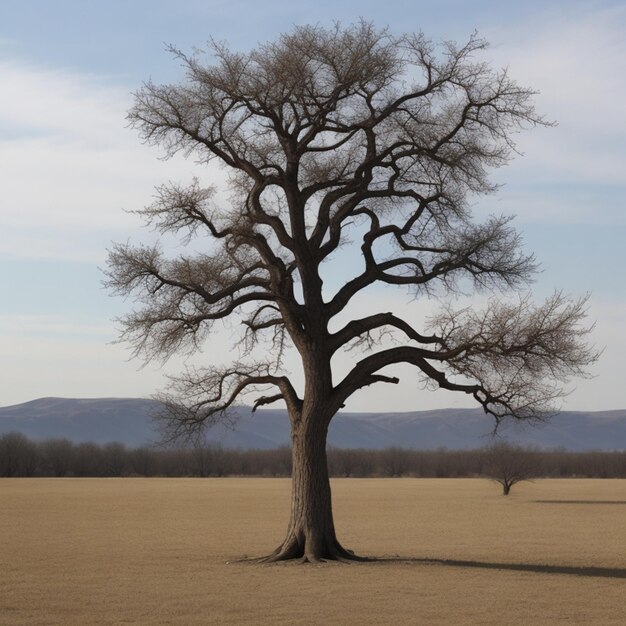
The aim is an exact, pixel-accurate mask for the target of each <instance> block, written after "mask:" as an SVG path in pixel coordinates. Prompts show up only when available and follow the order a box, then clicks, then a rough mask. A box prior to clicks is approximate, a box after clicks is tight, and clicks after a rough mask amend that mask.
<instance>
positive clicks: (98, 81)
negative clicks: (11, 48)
mask: <svg viewBox="0 0 626 626" xmlns="http://www.w3.org/2000/svg"><path fill="white" fill-rule="evenodd" d="M0 84H2V85H3V91H4V93H8V94H11V97H10V98H3V99H2V100H0V136H1V137H2V139H0V171H2V178H3V184H2V187H3V189H2V192H3V193H2V199H1V200H0V233H1V234H0V254H4V255H8V256H11V257H18V258H19V257H31V258H32V257H35V258H41V257H42V256H44V255H49V256H50V257H53V258H70V259H74V258H81V259H85V258H90V259H92V260H97V261H100V259H101V258H102V255H103V251H104V248H105V247H106V246H107V245H108V243H109V240H110V239H111V234H114V233H115V232H117V233H119V234H120V235H121V237H122V238H126V237H127V236H128V235H129V234H130V233H132V232H134V231H136V230H137V227H138V219H137V218H136V217H131V216H129V215H127V214H126V213H124V211H123V209H136V208H140V207H142V206H145V205H146V204H149V202H150V201H151V197H152V191H153V188H154V186H155V185H157V184H159V183H162V182H164V181H167V180H189V179H190V178H191V176H193V175H198V176H201V177H202V176H204V177H205V178H204V179H205V180H207V179H208V178H210V179H215V178H218V179H220V180H221V179H223V178H224V176H223V174H222V173H221V172H220V171H218V170H217V169H216V168H214V167H212V168H210V169H208V170H207V168H206V166H205V167H203V168H200V167H199V166H196V165H195V164H194V163H193V162H191V161H186V160H184V159H182V158H174V159H171V160H169V161H166V162H163V161H161V160H158V158H157V157H159V153H158V151H157V150H155V149H152V148H148V147H146V146H143V145H142V144H141V143H140V141H139V139H138V137H137V135H136V133H135V132H134V131H131V130H129V129H128V128H126V122H125V114H126V110H127V109H128V107H129V106H130V103H131V96H130V90H129V89H126V88H125V87H122V86H119V85H118V86H116V85H110V84H107V81H106V77H96V76H93V75H88V74H77V73H71V72H67V71H62V70H53V69H46V68H41V67H36V66H33V65H26V64H20V63H17V62H4V63H0ZM103 231H106V233H105V236H102V235H103ZM33 233H34V241H33V239H32V236H33ZM43 233H46V234H45V235H44V234H43ZM114 238H115V237H114ZM86 240H88V241H89V245H88V246H85V245H84V242H85V241H86ZM72 242H74V245H72ZM77 249H79V252H78V253H77Z"/></svg>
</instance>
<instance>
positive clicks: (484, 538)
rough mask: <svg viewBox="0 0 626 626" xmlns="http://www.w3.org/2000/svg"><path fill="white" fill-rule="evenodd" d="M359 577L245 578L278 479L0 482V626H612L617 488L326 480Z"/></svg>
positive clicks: (620, 601) (624, 567) (309, 568)
mask: <svg viewBox="0 0 626 626" xmlns="http://www.w3.org/2000/svg"><path fill="white" fill-rule="evenodd" d="M332 486H333V497H334V510H335V524H336V527H337V531H338V535H339V538H340V540H341V541H342V542H343V544H344V545H345V546H347V547H349V548H351V549H353V550H355V552H357V553H358V554H362V555H366V556H370V557H376V558H377V559H378V560H376V561H374V562H371V563H364V564H360V563H358V564H356V563H355V564H352V565H344V564H339V563H326V564H322V565H298V564H291V563H288V564H286V563H283V564H275V565H258V564H251V563H249V562H240V560H241V559H243V558H245V557H253V556H261V555H263V554H264V553H268V552H270V551H271V550H272V549H273V548H274V547H275V546H276V545H278V543H279V542H280V540H281V539H282V535H283V533H284V531H285V529H286V526H287V521H288V515H289V487H290V485H289V481H288V480H285V479H262V478H245V479H243V478H220V479H132V478H124V479H85V478H82V479H6V480H0V624H2V625H3V626H5V625H11V624H29V625H34V624H121V623H123V624H392V623H402V624H428V625H431V624H494V625H495V624H497V625H503V624H524V625H528V624H623V623H624V615H625V614H626V601H625V598H626V481H623V480H622V481H620V480H574V479H563V480H538V481H536V482H534V483H524V484H520V485H517V486H515V487H514V488H513V490H512V492H511V495H510V496H509V497H508V498H505V497H503V496H501V495H500V489H499V487H498V486H497V485H495V484H493V483H490V482H488V481H487V480H482V479H441V480H439V479H339V480H334V481H333V483H332Z"/></svg>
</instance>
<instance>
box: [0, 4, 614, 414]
mask: <svg viewBox="0 0 626 626" xmlns="http://www.w3.org/2000/svg"><path fill="white" fill-rule="evenodd" d="M359 17H362V18H365V19H366V20H371V21H373V22H374V23H375V24H377V25H379V26H388V27H389V28H390V30H391V31H392V32H395V33H401V32H407V31H419V30H421V31H423V32H424V33H425V34H426V35H427V36H429V37H431V38H432V39H434V40H435V41H442V40H457V41H463V40H465V39H467V37H469V35H471V33H472V32H474V31H478V33H479V35H481V36H483V37H485V38H486V39H487V40H488V41H489V42H490V43H491V48H490V49H489V51H488V53H487V58H488V59H489V61H490V62H491V63H492V65H493V66H494V67H508V68H509V71H510V74H511V76H512V77H513V78H514V79H516V80H517V81H518V82H519V83H521V84H523V85H527V86H530V87H532V88H534V89H536V90H538V91H539V92H540V94H539V95H538V96H537V97H536V105H537V108H538V110H539V111H540V112H541V113H543V114H544V115H545V116H546V117H547V118H548V119H550V120H554V121H556V122H557V123H558V125H557V126H556V127H554V128H545V129H536V130H533V131H530V132H527V133H525V134H523V135H521V136H520V137H519V138H518V144H519V147H520V150H521V152H523V155H522V156H520V157H517V158H516V159H515V160H514V161H513V162H512V163H511V164H510V165H508V166H507V167H506V168H503V169H501V170H498V171H497V172H496V173H495V174H494V180H496V181H497V182H499V183H502V187H501V188H500V190H499V191H498V193H497V194H496V195H494V196H490V197H489V198H486V199H477V200H476V204H475V211H476V214H477V215H486V214H488V213H490V212H496V213H502V212H504V213H506V214H515V215H517V218H516V221H515V224H516V226H517V228H518V230H519V231H520V232H521V233H522V235H523V239H524V245H525V248H526V249H527V250H528V251H533V252H534V253H535V254H536V256H537V259H538V260H539V261H540V263H541V267H542V271H541V273H540V274H539V275H538V278H537V281H536V282H535V284H534V286H533V291H534V293H535V295H536V297H537V299H539V300H540V299H542V298H544V297H546V296H547V295H549V294H550V293H552V292H553V291H554V289H563V291H565V292H566V293H569V294H572V296H574V297H578V296H582V295H584V294H587V293H589V294H590V300H589V317H590V320H591V321H593V322H594V323H595V328H594V330H593V333H592V336H591V340H592V342H593V343H594V344H595V345H596V346H598V347H599V348H603V349H604V352H603V355H602V357H601V359H600V361H599V362H598V363H597V364H596V365H595V366H594V367H593V369H592V370H591V373H592V374H593V377H592V378H590V379H588V380H578V381H574V382H573V384H572V385H571V386H570V388H571V389H572V392H571V394H570V395H569V396H568V397H567V398H565V399H564V401H563V402H562V408H565V409H570V410H606V409H617V408H625V407H626V389H625V385H624V374H623V372H624V367H623V361H624V354H626V331H625V330H624V327H625V323H626V272H625V270H626V245H624V242H625V241H626V113H625V107H624V103H625V102H626V78H625V77H626V4H625V3H624V2H623V1H622V0H620V1H617V2H609V1H601V0H598V1H593V2H576V1H575V0H555V1H548V2H546V1H545V0H544V1H541V2H539V1H534V0H528V1H526V2H524V3H521V2H501V1H498V2H496V1H487V0H474V1H473V2H467V1H462V0H439V1H438V2H432V1H431V2H422V1H415V0H411V1H408V0H406V1H399V0H387V2H384V3H381V2H379V1H376V2H374V1H370V0H365V1H363V0H359V1H358V2H357V1H356V0H344V2H341V3H338V2H330V1H328V0H321V1H319V2H316V3H311V2H306V3H304V2H298V1H293V0H290V1H289V2H288V1H287V0H274V1H270V2H268V3H260V2H253V1H251V0H235V1H229V2H222V1H213V0H178V2H171V1H168V2H165V1H162V0H134V1H133V2H128V1H126V0H124V1H122V0H107V1H106V2H105V1H104V0H94V1H92V2H84V1H83V0H56V1H55V2H50V1H49V0H2V1H1V2H0V192H1V193H0V406H6V405H10V404H17V403H20V402H25V401H28V400H32V399H35V398H38V397H44V396H63V397H112V396H115V397H122V396H124V397H147V396H150V395H152V394H154V393H155V392H157V391H158V390H159V389H161V388H162V387H163V385H164V382H165V376H166V375H167V374H168V373H169V374H174V373H176V371H177V370H179V369H180V367H182V365H183V360H182V358H175V359H173V360H172V361H170V362H168V363H166V364H165V365H160V364H149V365H144V364H142V363H141V362H139V361H136V360H132V359H130V358H129V356H130V355H129V350H128V346H124V345H122V344H119V343H116V342H115V340H116V337H117V335H118V331H119V328H118V326H117V325H116V323H115V321H114V320H115V318H116V317H118V316H120V315H123V314H124V313H125V312H128V311H129V310H130V309H131V308H132V302H129V301H124V300H121V299H119V298H114V297H112V296H111V295H110V294H109V293H108V292H107V291H106V290H105V289H104V288H103V287H102V284H101V283H102V278H103V276H102V271H101V268H102V267H104V265H105V260H106V251H107V248H109V247H110V246H111V242H114V241H117V242H125V241H127V240H133V241H145V240H146V239H147V238H148V237H149V236H151V235H150V234H149V233H145V232H143V231H142V230H141V228H140V225H139V222H138V221H137V218H136V217H134V216H132V215H129V214H128V213H127V212H125V211H127V210H132V209H137V208H141V207H143V206H145V205H147V204H149V203H150V201H151V198H152V194H153V189H154V186H155V185H158V184H160V183H163V182H167V181H170V180H189V179H190V178H191V176H193V175H199V176H201V177H203V180H209V182H210V181H211V177H212V176H215V173H214V172H210V171H208V172H207V171H203V170H200V168H199V167H198V166H197V165H195V164H193V163H190V162H188V161H185V160H184V159H182V158H175V159H171V160H163V159H160V158H159V157H161V156H162V154H161V153H159V151H158V150H157V149H155V148H149V147H147V146H144V145H142V144H141V142H140V140H139V138H138V137H137V135H136V133H135V131H133V130H131V129H129V128H128V127H127V123H126V120H125V115H126V111H127V110H128V108H129V107H130V106H131V104H132V92H133V91H134V90H136V89H138V88H139V87H140V86H141V83H142V81H145V80H147V79H150V78H151V79H152V80H153V81H155V82H157V83H159V82H166V81H177V80H180V79H181V78H182V72H181V68H180V67H179V65H178V64H177V63H176V62H175V61H173V60H172V58H171V56H170V55H169V54H168V53H167V52H166V50H165V46H166V45H167V44H174V45H176V46H177V47H178V48H180V49H182V50H185V51H192V50H193V49H194V47H199V48H201V47H202V46H203V45H204V43H205V42H206V41H207V40H208V39H209V38H210V37H212V38H215V39H218V40H224V41H227V42H228V43H229V44H230V45H231V46H232V47H233V48H234V49H239V50H247V49H250V48H251V47H254V46H255V45H256V44H257V43H261V42H264V41H268V40H272V39H274V38H275V37H276V36H277V35H278V34H280V33H281V32H284V31H287V30H290V29H291V28H292V27H293V25H294V24H307V23H308V24H320V25H323V26H329V25H331V24H332V23H333V21H336V20H339V21H341V22H342V23H346V24H347V23H350V22H353V21H355V20H357V19H358V18H359ZM216 178H217V179H218V181H217V182H218V183H219V176H217V177H216ZM383 300H384V301H385V304H389V306H394V307H400V308H402V307H404V309H403V310H404V311H406V313H407V315H409V316H414V317H415V319H421V317H423V316H425V315H428V313H429V311H431V310H432V309H433V307H434V306H435V305H434V304H433V303H432V302H428V301H418V302H408V301H407V299H406V294H405V293H404V292H403V291H396V290H385V291H384V293H380V294H378V295H377V296H376V298H373V299H372V301H371V302H369V303H368V302H367V301H364V306H370V305H371V306H373V305H374V304H376V305H380V304H381V302H382V301H383ZM387 301H388V302H387ZM385 310H387V309H385ZM232 332H233V331H232V330H231V329H228V328H224V329H223V330H221V331H218V332H217V333H216V334H215V335H214V336H213V338H212V339H211V342H210V344H209V345H207V347H206V350H205V351H204V352H203V353H202V355H200V357H199V358H200V359H201V360H200V362H202V359H204V360H205V361H208V360H210V359H214V358H215V359H218V360H219V359H220V358H225V357H226V356H227V355H229V354H231V344H232V336H233V335H232ZM342 358H343V361H341V362H340V363H339V364H338V367H339V369H341V368H342V367H343V368H345V367H348V366H349V363H350V359H351V358H354V355H347V356H345V357H342ZM400 371H401V378H402V382H401V384H400V385H399V386H378V387H375V388H373V389H368V390H366V391H363V392H361V393H360V394H359V395H357V396H354V397H353V398H352V399H351V400H350V401H349V403H348V404H347V407H346V408H347V409H348V410H355V411H412V410H421V409H433V408H443V407H465V406H472V403H471V400H470V399H468V398H466V397H465V396H461V395H455V394H452V393H448V392H436V393H433V392H430V391H427V390H424V389H422V388H421V386H420V385H419V384H418V380H417V379H416V376H415V374H414V373H413V372H412V371H411V370H400Z"/></svg>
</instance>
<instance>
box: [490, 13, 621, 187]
mask: <svg viewBox="0 0 626 626" xmlns="http://www.w3.org/2000/svg"><path fill="white" fill-rule="evenodd" d="M567 9H568V10H567V11H565V10H564V9H563V7H561V12H559V13H555V12H553V11H550V10H548V9H547V10H545V11H544V12H543V13H538V14H534V15H533V16H532V20H528V21H526V22H522V23H518V24H515V25H513V26H512V25H510V24H501V25H494V27H493V28H492V29H488V30H487V31H486V32H485V33H484V34H485V36H486V37H487V39H488V40H490V41H491V43H492V44H493V45H492V48H491V49H490V50H489V52H488V57H489V58H490V59H494V58H495V60H496V63H499V64H501V65H502V66H507V67H508V68H509V70H510V74H511V76H513V77H514V78H515V80H517V81H519V83H520V84H523V85H527V86H530V87H532V88H533V89H537V90H538V91H539V92H540V94H539V95H538V96H537V97H536V102H537V108H538V110H539V111H540V112H541V113H543V114H545V116H546V117H547V119H549V120H556V121H557V122H558V126H557V127H556V128H552V129H540V130H535V131H532V132H530V133H524V134H522V135H520V139H519V146H520V148H521V150H522V151H523V152H525V153H526V157H525V158H522V159H517V160H516V161H515V162H514V164H513V165H512V166H510V167H508V168H506V170H505V171H504V172H503V180H526V181H528V180H533V181H534V182H538V183H544V184H545V183H552V184H557V183H581V182H586V183H591V184H597V185H607V184H616V185H624V171H625V170H626V151H625V150H624V145H625V143H626V116H625V115H624V102H625V101H626V81H625V80H624V76H626V38H625V37H624V32H625V30H626V6H623V5H622V6H613V7H610V8H607V7H601V6H600V7H599V5H597V4H595V3H592V4H578V5H576V4H572V5H571V7H570V6H568V7H567Z"/></svg>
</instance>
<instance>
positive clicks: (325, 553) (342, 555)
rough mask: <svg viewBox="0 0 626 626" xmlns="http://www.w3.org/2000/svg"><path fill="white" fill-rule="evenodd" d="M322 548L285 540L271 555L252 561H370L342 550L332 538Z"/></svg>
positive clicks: (294, 539) (299, 541) (293, 540)
mask: <svg viewBox="0 0 626 626" xmlns="http://www.w3.org/2000/svg"><path fill="white" fill-rule="evenodd" d="M324 544H325V545H324V546H317V548H315V549H314V548H312V547H311V546H309V545H305V543H304V542H303V541H301V540H298V539H296V538H291V539H289V540H286V541H285V542H284V543H283V544H281V545H280V546H278V548H276V550H274V551H273V552H272V553H271V554H268V555H267V556H264V557H260V558H258V559H254V562H257V563H279V562H283V561H293V562H297V563H316V564H319V563H325V562H327V561H338V562H340V563H355V562H368V561H370V560H371V559H368V558H367V557H363V556H358V555H356V554H354V552H352V551H351V550H347V549H346V548H344V547H343V546H342V545H341V544H340V543H339V542H338V541H337V540H336V539H335V538H334V537H332V538H330V540H328V541H326V542H324Z"/></svg>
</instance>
